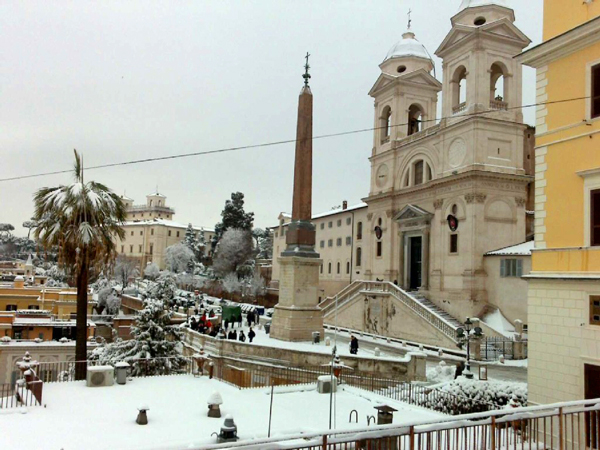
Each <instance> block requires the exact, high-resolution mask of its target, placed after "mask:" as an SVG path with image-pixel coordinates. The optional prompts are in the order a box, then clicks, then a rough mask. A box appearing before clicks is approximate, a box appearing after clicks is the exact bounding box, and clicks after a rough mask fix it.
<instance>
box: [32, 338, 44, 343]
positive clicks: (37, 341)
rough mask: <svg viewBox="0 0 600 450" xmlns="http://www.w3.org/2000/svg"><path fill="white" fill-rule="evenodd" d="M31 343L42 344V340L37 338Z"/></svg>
mask: <svg viewBox="0 0 600 450" xmlns="http://www.w3.org/2000/svg"><path fill="white" fill-rule="evenodd" d="M33 342H35V343H36V344H39V343H40V342H42V340H41V339H40V338H39V337H37V338H35V339H34V340H33Z"/></svg>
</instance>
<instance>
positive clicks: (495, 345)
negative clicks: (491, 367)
mask: <svg viewBox="0 0 600 450" xmlns="http://www.w3.org/2000/svg"><path fill="white" fill-rule="evenodd" d="M517 344H520V345H523V355H522V356H523V357H524V358H527V349H528V348H527V347H528V344H527V340H522V341H519V342H517V341H515V340H513V339H509V338H503V337H487V338H485V339H484V340H483V342H482V343H481V359H483V360H485V361H497V360H498V359H500V356H501V355H502V356H504V357H505V358H506V359H515V345H517Z"/></svg>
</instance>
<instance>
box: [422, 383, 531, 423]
mask: <svg viewBox="0 0 600 450" xmlns="http://www.w3.org/2000/svg"><path fill="white" fill-rule="evenodd" d="M428 375H429V374H428ZM439 390H440V391H442V393H447V394H450V395H447V396H446V395H435V393H433V394H432V393H429V394H428V395H426V396H425V397H424V398H422V399H417V404H418V405H419V406H424V407H426V408H429V409H433V410H435V411H439V412H442V413H445V414H452V415H458V414H469V413H476V412H485V411H489V410H492V409H503V408H504V407H506V406H507V405H508V404H509V403H510V402H511V400H512V401H513V404H518V406H527V386H526V385H525V384H522V383H514V382H511V383H506V382H500V381H479V380H469V379H467V378H464V377H459V378H458V379H456V380H454V381H452V382H450V383H448V384H446V385H443V386H441V387H440V388H439Z"/></svg>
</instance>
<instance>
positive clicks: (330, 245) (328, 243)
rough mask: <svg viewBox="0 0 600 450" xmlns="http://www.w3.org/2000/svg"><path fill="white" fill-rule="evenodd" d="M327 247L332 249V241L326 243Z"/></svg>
mask: <svg viewBox="0 0 600 450" xmlns="http://www.w3.org/2000/svg"><path fill="white" fill-rule="evenodd" d="M327 247H333V239H329V240H328V241H327Z"/></svg>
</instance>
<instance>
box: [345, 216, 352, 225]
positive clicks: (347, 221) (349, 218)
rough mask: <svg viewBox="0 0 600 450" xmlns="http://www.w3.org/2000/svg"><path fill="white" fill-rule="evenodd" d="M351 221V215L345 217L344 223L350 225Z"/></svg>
mask: <svg viewBox="0 0 600 450" xmlns="http://www.w3.org/2000/svg"><path fill="white" fill-rule="evenodd" d="M351 223H352V217H348V218H347V219H346V225H350V224H351Z"/></svg>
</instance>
